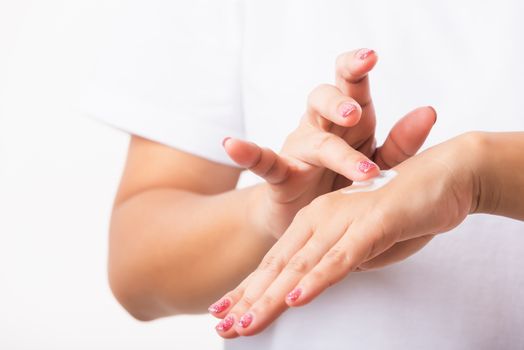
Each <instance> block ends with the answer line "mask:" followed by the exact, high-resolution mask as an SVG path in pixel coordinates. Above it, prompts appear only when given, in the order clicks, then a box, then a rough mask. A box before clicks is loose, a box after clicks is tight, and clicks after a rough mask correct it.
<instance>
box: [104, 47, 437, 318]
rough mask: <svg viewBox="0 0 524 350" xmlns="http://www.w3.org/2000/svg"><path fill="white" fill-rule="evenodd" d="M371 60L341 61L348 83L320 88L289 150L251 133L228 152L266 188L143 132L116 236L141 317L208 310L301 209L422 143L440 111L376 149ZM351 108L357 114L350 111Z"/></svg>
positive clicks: (131, 304)
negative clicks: (268, 145) (346, 109)
mask: <svg viewBox="0 0 524 350" xmlns="http://www.w3.org/2000/svg"><path fill="white" fill-rule="evenodd" d="M361 57H362V51H355V52H349V53H346V54H343V55H341V56H340V57H339V58H338V59H337V64H336V82H337V85H336V86H330V85H322V86H319V87H318V88H317V89H315V90H314V91H313V92H312V94H311V95H310V97H309V100H308V104H307V109H306V113H305V114H304V117H303V118H302V121H301V124H300V125H299V127H298V128H297V130H296V131H295V132H294V133H293V134H292V135H290V137H289V138H288V139H287V140H286V142H285V144H284V147H283V153H282V155H281V156H277V155H276V153H274V152H272V151H270V150H267V149H262V148H260V147H258V146H256V145H253V144H250V143H248V142H245V141H242V140H233V139H230V140H228V141H226V142H225V148H226V151H227V152H228V154H229V155H230V156H231V157H232V158H233V159H234V160H235V161H237V163H238V164H240V165H242V166H245V167H249V168H250V169H251V170H252V171H254V172H255V173H257V174H260V175H263V177H264V178H265V179H266V180H267V182H265V183H262V184H259V185H256V186H252V187H249V188H246V189H242V190H235V186H236V183H237V181H238V177H239V174H240V169H238V168H234V167H230V166H226V165H222V164H218V163H214V162H212V161H208V160H205V159H203V158H199V157H197V156H194V155H191V154H188V153H185V152H182V151H179V150H175V149H172V148H169V147H167V146H163V145H161V144H158V143H155V142H152V141H149V140H146V139H143V138H140V137H138V136H133V137H132V139H131V143H130V146H129V151H128V159H127V162H126V166H125V169H124V173H123V175H122V180H121V183H120V187H119V190H118V193H117V196H116V199H115V204H114V209H113V213H112V218H111V226H110V242H109V243H110V244H109V282H110V286H111V289H112V291H113V293H114V295H115V297H116V298H117V299H118V301H119V302H120V303H121V304H122V305H123V306H124V307H125V309H126V310H127V311H128V312H129V313H130V314H131V315H133V316H134V317H135V318H137V319H139V320H152V319H155V318H159V317H164V316H169V315H175V314H182V313H200V312H203V311H204V310H205V309H206V307H207V306H208V305H209V304H210V303H211V302H212V301H213V300H216V298H217V297H218V296H220V295H223V294H224V293H225V292H226V291H228V290H230V289H232V288H233V287H234V286H236V285H238V283H239V282H241V281H242V279H244V278H245V277H246V276H247V275H248V274H249V272H251V271H253V270H254V269H255V268H256V266H257V265H258V264H259V262H260V260H261V259H262V257H263V256H264V254H266V253H267V251H268V250H269V249H270V248H271V246H272V245H273V244H274V243H275V239H276V237H280V236H281V235H282V233H283V232H284V231H285V230H286V229H287V228H288V226H289V224H290V223H291V221H292V220H293V218H294V217H295V215H296V213H297V212H298V211H299V210H300V209H301V208H303V207H304V206H306V205H308V204H309V203H310V202H311V201H312V200H313V199H314V198H316V197H318V196H320V195H322V194H325V193H327V192H330V191H332V190H336V189H338V188H341V187H342V186H346V185H347V184H349V183H351V180H359V181H361V180H365V179H368V178H371V177H373V176H375V175H376V174H378V170H379V169H378V167H376V168H371V170H370V171H368V172H367V173H363V172H359V171H358V166H357V164H358V163H359V162H360V161H362V160H370V159H373V160H374V161H375V162H376V163H377V164H378V165H379V166H381V167H387V165H388V164H391V165H394V164H397V163H398V162H399V161H402V160H404V159H406V158H407V157H409V156H410V155H412V154H414V153H415V152H416V151H417V150H418V148H419V147H420V146H421V145H422V143H423V142H424V140H425V138H426V136H427V134H428V133H429V130H430V129H431V126H432V125H433V123H434V122H435V113H434V111H433V109H431V108H419V109H417V110H415V111H413V112H411V113H409V114H408V115H406V116H405V117H404V118H403V119H401V120H400V121H399V122H398V123H397V124H396V125H395V126H394V127H393V129H392V131H391V133H390V136H389V137H388V139H387V140H386V142H385V143H384V145H383V146H382V147H380V148H378V149H375V137H374V130H375V122H376V119H375V114H374V110H373V105H372V103H371V98H370V93H369V80H368V75H367V73H368V72H369V71H370V70H371V69H372V68H373V66H374V65H375V63H376V60H377V57H376V54H375V53H374V52H368V54H367V55H366V57H364V58H361ZM349 96H353V97H354V98H351V97H349ZM347 103H351V104H354V105H355V110H354V111H353V112H352V113H349V115H347V116H346V117H343V116H341V114H340V108H341V105H344V104H347ZM341 164H342V165H345V167H343V168H341ZM337 172H340V173H341V174H342V175H339V174H337ZM209 174H213V176H212V177H209ZM304 188H305V189H307V190H306V191H304ZM267 222H274V223H276V224H273V225H267ZM225 266H235V268H234V269H226V268H224V267H225Z"/></svg>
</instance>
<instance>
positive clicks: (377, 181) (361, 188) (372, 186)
mask: <svg viewBox="0 0 524 350" xmlns="http://www.w3.org/2000/svg"><path fill="white" fill-rule="evenodd" d="M397 175H398V173H397V172H396V171H395V170H382V171H380V175H378V176H376V177H374V178H372V179H369V180H366V181H355V182H353V184H352V185H351V186H349V188H347V189H344V190H342V193H343V194H351V193H357V192H371V191H376V190H378V189H379V188H382V187H384V186H386V185H387V184H388V183H389V182H390V181H391V180H393V179H394V178H395V176H397Z"/></svg>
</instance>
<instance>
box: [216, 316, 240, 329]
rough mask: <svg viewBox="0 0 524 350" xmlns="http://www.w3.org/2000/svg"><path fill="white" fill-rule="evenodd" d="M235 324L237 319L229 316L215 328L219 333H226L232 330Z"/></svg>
mask: <svg viewBox="0 0 524 350" xmlns="http://www.w3.org/2000/svg"><path fill="white" fill-rule="evenodd" d="M234 323H235V319H234V318H233V316H231V315H228V316H226V317H224V319H223V320H222V321H220V322H218V324H217V325H216V326H215V329H216V330H217V331H219V332H225V331H227V330H228V329H229V328H231V327H232V326H233V324H234Z"/></svg>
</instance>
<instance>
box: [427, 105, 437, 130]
mask: <svg viewBox="0 0 524 350" xmlns="http://www.w3.org/2000/svg"><path fill="white" fill-rule="evenodd" d="M426 107H427V108H429V109H430V110H431V112H432V114H433V125H435V123H436V122H437V110H436V109H435V108H433V106H426Z"/></svg>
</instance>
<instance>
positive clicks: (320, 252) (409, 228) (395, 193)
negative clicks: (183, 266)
mask: <svg viewBox="0 0 524 350" xmlns="http://www.w3.org/2000/svg"><path fill="white" fill-rule="evenodd" d="M476 137H477V136H476V134H475V133H469V134H465V135H462V136H459V137H457V138H454V139H452V140H450V141H447V142H445V143H442V144H440V145H438V146H435V147H433V148H431V149H429V150H427V151H425V152H423V153H421V154H420V155H417V156H415V157H413V158H410V159H408V160H407V161H405V162H403V163H402V164H400V165H399V166H398V167H396V168H394V169H395V170H396V171H397V172H398V175H397V176H396V177H395V178H393V180H392V181H391V182H390V183H388V184H387V185H385V186H384V187H382V188H380V189H377V190H375V191H370V192H358V193H351V194H346V193H344V192H345V191H347V190H349V189H351V186H350V187H347V188H345V189H341V190H338V191H335V192H331V193H329V194H326V195H323V196H320V197H318V198H317V199H315V200H314V201H313V202H312V203H311V204H310V205H308V206H306V207H305V208H303V209H302V210H300V211H299V213H298V214H297V215H296V217H295V219H294V220H293V222H292V223H291V225H290V227H289V228H288V229H287V231H286V232H285V233H284V235H283V236H282V237H281V238H280V240H279V241H278V242H277V243H276V244H275V245H274V246H273V247H272V248H271V250H270V251H269V252H268V253H267V254H266V256H265V257H264V259H263V260H262V262H261V263H260V265H259V267H258V268H257V269H256V270H255V271H254V272H253V273H252V274H250V275H249V276H248V277H247V278H246V279H245V280H244V281H243V282H242V283H241V284H240V285H239V286H238V287H237V288H235V289H234V290H233V291H231V292H229V293H227V294H226V295H225V296H224V297H223V298H222V299H221V300H228V302H229V304H230V306H229V307H228V308H226V309H225V310H223V311H222V312H221V314H218V315H216V316H218V317H220V318H223V319H222V320H221V321H220V323H219V324H218V325H217V331H218V333H219V334H220V335H221V336H222V337H224V338H231V337H235V336H237V334H238V335H253V334H256V333H259V332H261V331H262V330H263V329H265V328H266V327H267V326H268V325H269V324H271V322H273V321H274V320H275V319H276V318H277V317H278V316H279V315H280V314H281V313H282V312H284V311H285V310H286V309H287V308H288V307H289V306H301V305H304V304H307V303H308V302H310V301H311V300H313V299H314V298H315V297H316V296H317V295H319V294H320V293H321V292H322V291H324V290H325V289H326V288H328V287H329V286H331V285H333V284H334V283H337V282H338V281H340V280H341V279H343V278H344V277H345V276H346V275H347V274H348V273H350V272H352V271H355V270H366V269H370V268H376V267H381V266H384V265H387V264H389V263H392V262H396V261H399V260H402V259H405V258H406V257H407V256H409V255H411V254H413V253H414V252H415V251H417V250H419V249H420V248H422V247H423V246H424V245H425V244H426V243H427V242H428V241H429V240H430V239H431V237H433V236H434V235H435V234H438V233H442V232H446V231H449V230H451V229H452V228H454V227H455V226H457V225H458V224H460V223H461V222H462V221H463V220H464V218H465V217H466V216H467V215H468V213H470V212H471V211H472V210H473V209H475V204H476V203H475V199H476V195H477V193H476V192H477V188H478V186H477V185H478V180H477V178H476V176H478V175H477V163H478V161H477V157H475V156H474V153H473V152H471V150H473V149H475V148H478V147H477V146H478V145H477V144H476ZM384 252H385V253H384ZM382 253H384V254H382ZM232 323H233V324H234V326H232V327H230V326H229V325H230V324H232ZM226 328H227V330H225V329H226Z"/></svg>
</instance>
